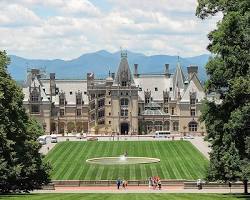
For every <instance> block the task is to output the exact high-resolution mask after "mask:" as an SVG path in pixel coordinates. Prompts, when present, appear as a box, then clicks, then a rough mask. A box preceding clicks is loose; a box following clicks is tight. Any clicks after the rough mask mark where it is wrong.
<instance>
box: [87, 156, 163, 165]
mask: <svg viewBox="0 0 250 200" xmlns="http://www.w3.org/2000/svg"><path fill="white" fill-rule="evenodd" d="M160 161H161V160H160V159H158V158H149V157H124V156H120V157H100V158H91V159H87V160H86V162H87V163H89V164H97V165H134V164H150V163H157V162H160Z"/></svg>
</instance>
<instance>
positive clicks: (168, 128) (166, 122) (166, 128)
mask: <svg viewBox="0 0 250 200" xmlns="http://www.w3.org/2000/svg"><path fill="white" fill-rule="evenodd" d="M164 130H165V131H169V130H170V123H169V121H165V123H164Z"/></svg>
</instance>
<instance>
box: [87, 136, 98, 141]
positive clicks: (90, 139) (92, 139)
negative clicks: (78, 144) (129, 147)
mask: <svg viewBox="0 0 250 200" xmlns="http://www.w3.org/2000/svg"><path fill="white" fill-rule="evenodd" d="M87 141H98V138H97V137H90V138H88V139H87Z"/></svg>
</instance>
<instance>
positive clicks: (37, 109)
mask: <svg viewBox="0 0 250 200" xmlns="http://www.w3.org/2000/svg"><path fill="white" fill-rule="evenodd" d="M31 113H33V114H38V113H40V106H39V105H31Z"/></svg>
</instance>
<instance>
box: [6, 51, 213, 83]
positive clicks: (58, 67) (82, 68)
mask: <svg viewBox="0 0 250 200" xmlns="http://www.w3.org/2000/svg"><path fill="white" fill-rule="evenodd" d="M209 56H210V55H207V54H203V55H199V56H194V57H187V58H182V57H180V62H181V65H182V67H183V70H184V72H185V73H186V67H187V66H189V65H198V66H199V77H200V79H201V80H205V79H206V77H207V76H206V72H205V68H204V66H205V65H206V63H207V61H208V59H209ZM10 58H11V64H10V65H9V67H8V70H9V72H10V74H11V75H12V77H13V78H14V79H15V80H25V79H26V71H27V66H28V67H29V68H46V72H47V73H50V72H55V73H56V77H57V78H71V79H76V78H81V79H82V78H86V73H87V72H94V73H95V74H96V76H97V77H100V78H104V77H106V76H107V75H108V71H109V70H110V71H111V72H116V70H117V68H118V64H119V61H120V52H115V53H110V52H108V51H105V50H101V51H97V52H94V53H87V54H83V55H82V56H80V57H78V58H75V59H72V60H60V59H54V60H39V59H26V58H22V57H19V56H15V55H11V56H10ZM128 61H129V65H130V68H131V70H132V71H133V70H134V63H137V64H139V68H138V69H139V72H140V73H150V72H156V73H159V72H163V71H164V64H165V63H168V64H170V72H171V73H174V70H175V67H176V63H177V56H169V55H153V56H146V55H144V54H140V53H134V52H130V51H128Z"/></svg>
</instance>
